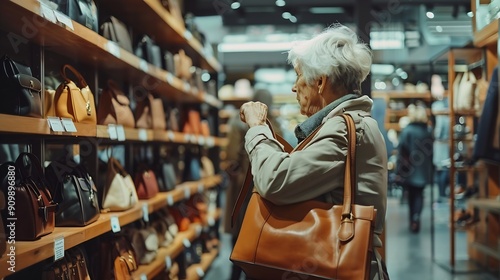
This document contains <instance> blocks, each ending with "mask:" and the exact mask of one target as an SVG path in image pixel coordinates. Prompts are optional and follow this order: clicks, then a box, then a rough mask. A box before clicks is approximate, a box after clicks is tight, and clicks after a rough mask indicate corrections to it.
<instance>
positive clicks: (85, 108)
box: [54, 64, 97, 124]
mask: <svg viewBox="0 0 500 280" xmlns="http://www.w3.org/2000/svg"><path fill="white" fill-rule="evenodd" d="M68 69H69V70H70V71H71V72H72V73H73V74H74V75H75V76H76V77H77V78H78V82H79V84H78V86H77V85H76V84H75V83H74V82H73V81H72V80H70V79H69V78H68V77H67V76H66V70H68ZM61 75H62V77H63V78H64V82H63V83H62V84H61V85H59V87H58V88H57V90H56V93H55V96H54V103H55V105H56V107H55V112H56V116H58V117H61V118H70V119H72V120H73V121H74V122H77V123H89V124H96V123H97V118H96V110H95V102H94V94H92V91H91V90H90V88H89V86H88V85H87V82H85V79H84V78H83V77H82V75H81V74H80V73H79V72H78V71H76V69H75V68H73V67H72V66H71V65H68V64H66V65H64V66H63V68H62V70H61Z"/></svg>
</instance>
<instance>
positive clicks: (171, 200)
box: [167, 194, 175, 206]
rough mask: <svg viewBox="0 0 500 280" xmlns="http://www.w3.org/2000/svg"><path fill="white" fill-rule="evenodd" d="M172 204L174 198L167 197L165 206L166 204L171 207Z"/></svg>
mask: <svg viewBox="0 0 500 280" xmlns="http://www.w3.org/2000/svg"><path fill="white" fill-rule="evenodd" d="M174 203H175V202H174V197H173V196H172V195H171V194H169V195H167V204H168V206H173V205H174Z"/></svg>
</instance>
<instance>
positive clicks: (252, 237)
mask: <svg viewBox="0 0 500 280" xmlns="http://www.w3.org/2000/svg"><path fill="white" fill-rule="evenodd" d="M342 116H343V118H344V120H345V122H346V124H347V139H348V151H347V157H346V163H345V173H344V202H343V205H332V204H329V203H325V202H321V201H317V200H308V201H304V202H299V203H294V204H290V205H275V204H273V203H271V202H270V201H267V200H266V199H264V198H262V197H261V196H260V195H259V194H258V193H256V192H254V193H253V194H252V196H251V199H250V202H249V204H248V208H247V210H246V213H245V217H244V220H243V223H242V227H241V231H240V234H239V236H238V239H237V241H236V244H235V246H234V248H233V251H232V253H231V256H230V259H231V261H232V262H233V263H235V264H236V265H238V266H239V267H241V268H242V269H243V270H244V271H245V273H246V275H247V276H248V277H249V278H251V279H282V278H283V277H292V278H304V279H305V278H307V279H318V280H319V279H360V280H361V279H368V278H369V275H370V260H371V253H370V251H372V238H373V229H374V222H375V217H376V209H374V207H373V206H364V205H358V204H355V201H354V197H355V194H356V176H357V173H356V169H355V166H356V164H355V159H356V156H355V152H356V128H355V125H354V121H353V119H352V117H351V116H350V115H347V114H344V115H342ZM318 130H319V129H316V131H315V132H313V133H312V134H311V135H310V136H309V137H308V138H306V139H305V140H304V141H302V142H301V143H300V145H299V146H298V147H297V148H296V149H295V150H294V151H297V150H301V149H303V148H304V146H305V145H307V143H309V142H310V140H311V139H312V137H313V136H314V135H315V134H316V132H317V131H318ZM279 138H280V139H281V140H283V139H282V138H281V137H279ZM280 142H281V141H280ZM284 143H286V142H282V144H284ZM284 146H286V147H288V148H290V145H285V144H284ZM285 150H287V149H285ZM251 177H252V175H251V173H250V168H249V169H248V172H247V177H246V180H245V184H244V186H243V189H242V190H241V192H240V195H239V197H238V200H237V202H236V205H235V209H234V211H233V216H232V222H233V224H234V222H235V218H236V217H237V214H238V211H239V209H240V208H241V205H242V203H243V197H244V196H245V195H246V194H247V193H248V192H249V191H250V190H251V188H250V182H251V181H252V180H251V179H252V178H251ZM290 248H293V250H290ZM310 264H313V265H314V267H313V268H314V269H311V266H310Z"/></svg>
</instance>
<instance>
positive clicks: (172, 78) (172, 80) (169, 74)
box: [167, 72, 174, 84]
mask: <svg viewBox="0 0 500 280" xmlns="http://www.w3.org/2000/svg"><path fill="white" fill-rule="evenodd" d="M167 83H169V84H173V83H174V75H172V73H170V72H168V73H167Z"/></svg>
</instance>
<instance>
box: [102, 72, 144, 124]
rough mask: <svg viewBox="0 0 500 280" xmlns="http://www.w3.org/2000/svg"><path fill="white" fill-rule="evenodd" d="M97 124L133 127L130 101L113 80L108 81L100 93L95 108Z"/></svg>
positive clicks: (133, 121)
mask: <svg viewBox="0 0 500 280" xmlns="http://www.w3.org/2000/svg"><path fill="white" fill-rule="evenodd" d="M97 123H98V124H103V125H108V124H121V125H123V126H124V127H131V128H134V127H135V120H134V114H133V113H132V109H130V101H129V99H128V98H127V96H126V95H125V94H124V93H123V92H122V91H121V90H120V88H119V87H118V85H117V84H116V83H115V82H114V81H113V80H108V85H107V87H106V88H105V89H104V90H103V91H102V95H101V98H100V99H99V105H98V106H97Z"/></svg>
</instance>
